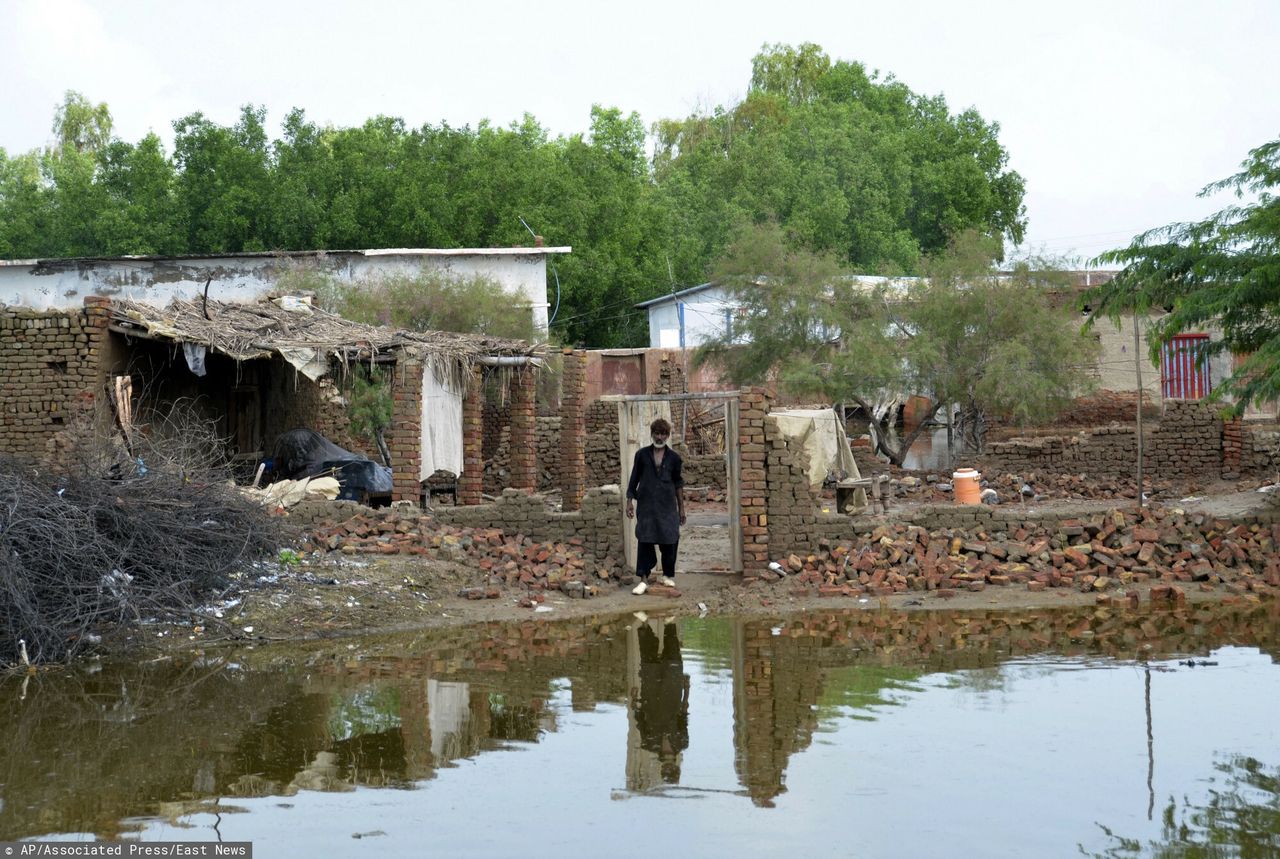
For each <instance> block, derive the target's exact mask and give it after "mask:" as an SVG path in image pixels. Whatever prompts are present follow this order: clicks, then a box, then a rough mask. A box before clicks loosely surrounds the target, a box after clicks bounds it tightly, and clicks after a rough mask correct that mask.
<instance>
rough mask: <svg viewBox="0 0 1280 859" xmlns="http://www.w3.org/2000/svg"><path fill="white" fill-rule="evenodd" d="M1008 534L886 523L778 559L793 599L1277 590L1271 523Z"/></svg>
mask: <svg viewBox="0 0 1280 859" xmlns="http://www.w3.org/2000/svg"><path fill="white" fill-rule="evenodd" d="M1009 528H1010V530H1009V531H1006V532H999V533H987V532H985V531H982V530H977V531H965V530H960V529H941V530H937V531H929V530H927V529H925V528H922V527H920V526H918V525H905V524H896V525H895V524H886V525H882V526H880V527H878V528H876V529H875V530H874V531H872V532H871V533H870V534H865V535H863V536H862V537H861V538H860V539H858V540H856V541H847V542H839V543H830V542H827V541H824V542H822V543H820V544H819V546H820V551H819V552H818V553H816V554H812V555H808V556H804V557H802V556H799V555H794V554H793V555H790V556H788V557H786V558H784V559H781V561H780V563H781V565H782V567H783V568H784V570H785V572H786V573H787V574H789V576H791V578H790V580H791V581H792V582H793V583H794V584H795V586H796V592H797V595H799V594H808V593H811V592H812V590H813V589H816V590H817V592H818V593H819V594H820V595H824V596H842V595H859V594H871V595H877V596H886V595H889V594H893V593H901V592H904V591H908V590H912V591H933V592H935V593H936V594H937V595H938V596H943V597H946V596H954V595H955V593H956V592H957V591H958V590H962V589H963V590H970V591H980V590H983V589H985V588H986V587H988V586H1010V585H1021V586H1025V587H1026V588H1027V589H1028V590H1032V591H1037V590H1044V589H1046V588H1075V589H1077V590H1080V591H1086V592H1096V593H1099V594H1106V592H1108V591H1112V590H1119V589H1124V588H1128V587H1131V586H1133V585H1137V584H1141V583H1143V582H1157V583H1159V585H1158V586H1156V587H1152V588H1151V598H1152V599H1153V600H1156V601H1159V600H1164V599H1167V600H1171V601H1178V600H1180V599H1183V598H1185V591H1183V590H1182V589H1181V587H1180V586H1181V585H1183V584H1193V583H1194V584H1197V585H1198V586H1199V587H1200V588H1201V589H1203V590H1216V589H1217V588H1218V587H1223V588H1225V589H1226V590H1228V591H1231V592H1232V593H1237V594H1244V593H1246V592H1251V593H1258V594H1266V593H1269V592H1271V590H1272V589H1273V588H1280V555H1277V552H1276V547H1277V545H1280V525H1238V524H1233V523H1230V522H1225V521H1222V520H1219V519H1213V518H1211V517H1209V516H1207V515H1205V514H1185V513H1181V512H1174V511H1173V510H1169V509H1164V508H1156V509H1149V510H1146V511H1144V512H1143V514H1142V516H1141V519H1138V520H1136V521H1135V518H1134V514H1133V513H1132V512H1129V513H1125V512H1121V511H1118V510H1111V511H1107V512H1106V513H1100V514H1096V515H1094V516H1090V517H1087V518H1084V519H1078V520H1073V519H1069V520H1066V521H1064V522H1063V523H1061V525H1059V524H1058V523H1053V524H1051V525H1045V524H1043V523H1038V522H1024V523H1019V524H1018V525H1017V526H1016V527H1015V526H1013V525H1010V526H1009ZM765 578H766V579H769V578H776V574H773V575H767V576H766V577H765ZM1136 593H1137V592H1136V591H1134V592H1133V593H1132V594H1126V595H1125V598H1126V599H1129V600H1132V599H1134V598H1135V597H1134V596H1133V594H1136Z"/></svg>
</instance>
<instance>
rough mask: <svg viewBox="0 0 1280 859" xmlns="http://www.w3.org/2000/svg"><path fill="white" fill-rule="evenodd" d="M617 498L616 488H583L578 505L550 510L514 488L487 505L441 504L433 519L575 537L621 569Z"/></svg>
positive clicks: (566, 539)
mask: <svg viewBox="0 0 1280 859" xmlns="http://www.w3.org/2000/svg"><path fill="white" fill-rule="evenodd" d="M621 509H622V501H621V496H620V494H619V491H618V489H617V488H616V487H612V488H599V487H597V488H594V489H588V490H587V491H586V493H585V494H584V495H583V497H582V509H580V510H577V511H574V512H571V513H564V512H555V511H553V510H549V509H548V508H547V504H546V499H544V498H543V497H542V496H540V495H530V494H528V493H525V492H521V491H519V490H516V489H504V490H503V491H502V494H501V495H500V496H499V497H498V500H497V501H495V502H494V503H492V504H477V505H474V506H470V507H442V508H440V509H439V510H438V511H437V512H436V518H437V519H438V520H439V521H441V522H443V523H446V524H449V525H463V526H467V527H471V528H499V529H501V530H502V531H503V532H504V533H507V534H513V535H514V534H523V535H524V536H526V537H530V538H532V539H534V540H539V541H556V542H563V543H571V542H574V541H575V540H581V542H582V547H583V551H584V552H585V553H587V554H588V555H590V556H591V557H592V558H593V559H594V560H595V561H596V563H598V564H600V565H601V566H603V567H605V568H606V569H609V570H611V571H617V570H620V569H621V567H622V558H623V557H624V556H623V547H622V522H621V520H620V519H619V516H620V512H619V511H621Z"/></svg>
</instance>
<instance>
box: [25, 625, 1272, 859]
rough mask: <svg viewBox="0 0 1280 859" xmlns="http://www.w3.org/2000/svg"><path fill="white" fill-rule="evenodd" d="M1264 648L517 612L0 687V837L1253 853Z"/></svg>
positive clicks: (1135, 638) (525, 850) (273, 844)
mask: <svg viewBox="0 0 1280 859" xmlns="http://www.w3.org/2000/svg"><path fill="white" fill-rule="evenodd" d="M1278 646H1280V605H1277V604H1275V603H1272V604H1270V605H1264V606H1261V607H1251V608H1249V607H1242V606H1218V607H1214V608H1190V609H1184V610H1179V611H1174V610H1166V611H1158V612H1152V613H1143V614H1122V613H1113V612H1111V611H1108V610H1088V611H1047V610H1046V611H1035V612H1023V613H995V612H992V613H985V612H965V613H961V612H919V613H910V614H908V613H896V612H882V611H874V610H873V611H861V612H859V611H830V612H818V613H810V614H806V615H803V616H790V617H786V618H779V619H759V618H752V619H733V618H706V619H698V618H692V617H686V618H680V619H677V620H676V621H675V622H674V623H671V624H666V623H664V622H663V619H662V618H656V617H655V618H650V619H648V620H647V621H645V622H643V623H642V622H641V621H640V620H638V619H636V618H633V617H631V616H625V617H597V618H592V619H590V620H579V621H564V622H555V623H552V622H544V621H542V620H541V618H538V619H534V618H532V617H531V618H530V619H529V620H528V621H526V622H523V623H507V624H498V623H494V624H487V625H480V626H473V627H466V628H461V629H456V630H448V631H435V632H431V633H423V634H417V635H408V636H397V637H383V638H371V639H362V640H359V641H351V642H347V641H342V642H327V643H325V644H324V645H323V646H320V647H316V648H312V649H279V648H265V649H257V650H252V649H245V650H240V651H238V652H235V653H220V654H213V653H210V654H207V655H205V656H204V657H201V658H196V659H188V660H186V661H182V662H177V663H175V662H174V661H158V662H150V663H147V664H143V665H132V666H128V667H125V666H103V667H102V668H101V670H99V671H96V672H94V673H84V672H76V671H68V672H50V673H48V674H45V675H41V676H38V677H35V678H31V679H30V680H29V681H27V682H26V683H24V682H23V680H22V678H13V677H10V678H7V679H3V680H0V725H2V726H3V732H4V734H3V746H2V747H0V803H2V805H0V841H3V840H12V839H21V838H37V837H39V838H42V839H53V838H56V839H61V840H90V839H92V838H94V837H98V838H133V839H142V840H210V841H213V840H223V841H252V842H253V843H254V849H255V852H256V855H257V856H260V857H289V856H298V857H303V856H306V857H313V856H357V857H358V856H369V857H387V856H436V855H439V856H516V855H520V856H555V857H576V856H597V855H614V856H664V855H671V856H725V855H734V856H784V855H785V856H790V855H801V856H836V855H838V856H912V857H916V856H929V857H933V856H961V857H974V856H983V857H985V856H1016V857H1030V856H1034V857H1047V856H1075V855H1081V854H1082V853H1083V854H1085V855H1125V856H1128V855H1138V853H1145V852H1155V851H1159V850H1160V849H1163V848H1165V847H1170V846H1172V845H1177V844H1188V843H1190V844H1198V843H1208V842H1209V841H1210V840H1213V841H1215V842H1222V841H1224V840H1225V843H1226V844H1236V845H1243V846H1242V847H1238V848H1236V849H1235V850H1231V849H1228V850H1227V851H1226V852H1224V853H1222V854H1214V855H1237V854H1239V853H1240V852H1242V851H1243V855H1256V856H1264V855H1280V786H1278V784H1277V779H1278V778H1280V736H1277V733H1278V729H1277V704H1280V667H1277V665H1276V661H1275V657H1276V654H1277V651H1278ZM1189 661H1190V662H1192V663H1193V664H1191V665H1188V664H1187V663H1188V662H1189ZM1249 845H1252V851H1253V852H1252V853H1251V852H1249V849H1250V848H1249ZM1130 848H1133V850H1135V851H1137V852H1132V851H1131V850H1130ZM1178 855H1184V854H1183V853H1179V854H1178Z"/></svg>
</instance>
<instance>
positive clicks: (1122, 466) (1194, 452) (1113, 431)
mask: <svg viewBox="0 0 1280 859" xmlns="http://www.w3.org/2000/svg"><path fill="white" fill-rule="evenodd" d="M1145 429H1146V428H1145V427H1144V430H1145ZM1231 444H1232V446H1233V448H1234V449H1233V450H1232V451H1231V452H1232V454H1233V455H1234V456H1237V457H1238V460H1237V461H1242V460H1243V458H1244V451H1243V439H1242V438H1240V439H1239V440H1237V439H1234V438H1233V439H1232V440H1231ZM1236 449H1238V450H1239V453H1238V454H1236V453H1235V450H1236ZM1137 456H1138V440H1137V435H1136V430H1135V428H1134V427H1132V426H1111V427H1103V428H1100V429H1095V430H1089V431H1088V432H1083V433H1080V434H1078V435H1075V436H1071V437H1062V436H1046V437H1044V438H1037V439H1012V440H1010V441H1006V442H996V443H993V444H991V445H988V447H987V455H986V456H985V457H984V459H983V463H982V464H983V466H984V467H986V468H988V469H996V470H1003V471H1015V472H1016V471H1024V470H1025V471H1045V472H1057V473H1070V474H1090V475H1095V476H1099V477H1104V476H1105V477H1116V476H1123V475H1129V474H1131V473H1133V468H1134V464H1135V461H1136V460H1137ZM1143 460H1144V461H1143V465H1144V467H1145V468H1146V469H1148V471H1149V473H1151V474H1152V475H1158V476H1160V477H1163V478H1177V477H1180V476H1182V475H1188V474H1191V475H1197V474H1199V475H1202V474H1218V473H1221V472H1222V471H1223V470H1224V467H1223V462H1224V460H1223V422H1222V419H1221V418H1220V417H1219V416H1218V414H1217V411H1216V408H1215V407H1214V406H1210V405H1206V404H1204V403H1201V402H1198V401H1193V400H1166V401H1165V404H1164V414H1163V416H1162V417H1161V419H1160V422H1159V424H1157V425H1156V426H1155V427H1154V428H1152V429H1150V430H1147V431H1145V433H1144V440H1143Z"/></svg>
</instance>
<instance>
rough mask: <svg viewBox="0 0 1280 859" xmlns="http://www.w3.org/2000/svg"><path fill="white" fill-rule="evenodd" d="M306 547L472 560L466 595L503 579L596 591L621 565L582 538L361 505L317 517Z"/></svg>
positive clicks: (477, 594) (582, 593) (485, 591)
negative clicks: (555, 537) (599, 557)
mask: <svg viewBox="0 0 1280 859" xmlns="http://www.w3.org/2000/svg"><path fill="white" fill-rule="evenodd" d="M301 549H302V551H305V552H320V553H328V552H340V553H342V554H345V555H354V554H370V555H406V556H417V557H422V558H431V559H437V560H444V561H455V562H460V563H465V564H466V565H468V566H473V567H474V568H475V569H476V570H478V571H479V572H480V573H481V575H482V576H483V579H484V584H483V585H482V586H477V587H468V588H463V590H462V591H461V592H460V593H459V596H463V597H465V598H467V599H495V598H497V596H498V595H499V591H498V590H497V588H499V587H500V586H502V585H506V586H508V587H511V586H517V585H523V586H524V587H525V588H527V589H528V590H531V591H542V590H559V591H562V592H563V593H564V594H565V595H566V596H569V597H571V598H585V597H593V596H595V595H596V594H597V592H598V591H597V588H598V586H599V585H600V584H603V583H604V582H606V581H612V582H613V583H614V584H617V575H616V571H617V569H618V568H619V564H618V562H617V561H615V560H614V559H612V558H606V559H604V560H603V561H599V562H597V561H596V560H595V559H594V558H592V557H591V556H589V555H588V554H587V553H586V552H585V550H584V543H583V540H582V538H580V537H573V538H571V539H569V540H568V541H567V542H558V541H539V540H534V539H531V538H529V537H526V536H524V535H519V534H517V535H514V536H509V535H507V534H504V533H503V531H501V530H500V529H497V528H465V527H459V526H453V525H445V524H441V523H439V522H437V521H436V520H435V519H434V518H432V517H431V516H427V515H422V514H421V513H419V512H398V511H374V510H370V509H368V508H364V509H363V510H362V512H358V513H356V514H355V515H353V516H350V517H349V518H344V519H343V521H328V522H326V521H317V522H315V523H314V524H313V525H312V526H311V528H310V529H309V530H308V532H307V534H306V535H305V537H304V540H303V543H302V546H301Z"/></svg>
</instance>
